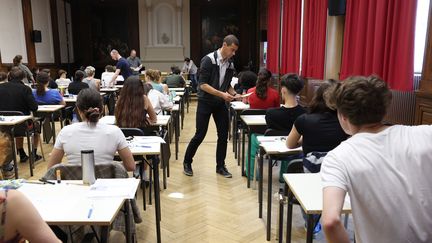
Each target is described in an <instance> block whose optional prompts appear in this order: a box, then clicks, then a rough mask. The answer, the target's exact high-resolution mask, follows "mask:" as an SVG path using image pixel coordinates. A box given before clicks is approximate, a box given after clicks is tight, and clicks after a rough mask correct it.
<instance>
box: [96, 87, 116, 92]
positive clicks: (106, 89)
mask: <svg viewBox="0 0 432 243" xmlns="http://www.w3.org/2000/svg"><path fill="white" fill-rule="evenodd" d="M118 90H119V89H118V88H117V87H112V88H109V87H106V88H101V89H100V90H99V91H100V92H106V93H112V92H117V91H118Z"/></svg>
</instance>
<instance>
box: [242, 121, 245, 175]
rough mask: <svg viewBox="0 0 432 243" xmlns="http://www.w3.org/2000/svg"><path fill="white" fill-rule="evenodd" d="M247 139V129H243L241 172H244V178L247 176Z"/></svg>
mask: <svg viewBox="0 0 432 243" xmlns="http://www.w3.org/2000/svg"><path fill="white" fill-rule="evenodd" d="M245 137H246V135H245V129H244V128H243V129H242V141H241V143H242V144H241V145H242V147H241V170H242V171H241V172H242V176H245V175H246V173H245V140H246V139H245Z"/></svg>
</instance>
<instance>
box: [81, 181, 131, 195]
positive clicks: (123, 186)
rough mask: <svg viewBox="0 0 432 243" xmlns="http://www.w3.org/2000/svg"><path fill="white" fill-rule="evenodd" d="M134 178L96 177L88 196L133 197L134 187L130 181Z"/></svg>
mask: <svg viewBox="0 0 432 243" xmlns="http://www.w3.org/2000/svg"><path fill="white" fill-rule="evenodd" d="M129 180H132V181H133V180H135V179H134V178H128V179H97V180H96V182H95V183H94V184H93V185H91V187H90V191H89V194H88V197H90V198H94V197H126V198H134V197H135V191H136V188H134V187H133V186H131V181H129Z"/></svg>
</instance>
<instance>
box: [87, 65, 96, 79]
mask: <svg viewBox="0 0 432 243" xmlns="http://www.w3.org/2000/svg"><path fill="white" fill-rule="evenodd" d="M95 71H96V69H95V68H94V67H92V66H87V67H86V69H85V70H84V72H85V73H86V74H87V77H90V76H92V75H93V74H94V73H95Z"/></svg>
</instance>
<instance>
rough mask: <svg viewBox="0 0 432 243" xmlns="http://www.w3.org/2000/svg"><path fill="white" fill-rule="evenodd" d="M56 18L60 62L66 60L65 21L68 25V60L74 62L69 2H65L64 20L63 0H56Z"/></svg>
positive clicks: (65, 61)
mask: <svg viewBox="0 0 432 243" xmlns="http://www.w3.org/2000/svg"><path fill="white" fill-rule="evenodd" d="M57 18H58V30H59V39H60V57H61V63H67V62H68V53H67V41H66V23H67V25H68V28H67V29H68V37H67V38H68V40H69V41H68V42H69V61H70V62H74V54H73V36H72V17H71V9H70V4H69V3H66V20H65V10H64V0H57Z"/></svg>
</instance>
